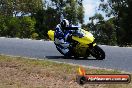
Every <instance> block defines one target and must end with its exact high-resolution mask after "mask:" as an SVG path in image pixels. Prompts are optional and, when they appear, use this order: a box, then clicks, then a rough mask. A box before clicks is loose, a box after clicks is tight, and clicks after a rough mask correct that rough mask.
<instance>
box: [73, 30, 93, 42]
mask: <svg viewBox="0 0 132 88" xmlns="http://www.w3.org/2000/svg"><path fill="white" fill-rule="evenodd" d="M72 39H73V40H75V41H78V42H79V43H82V44H90V43H92V42H93V41H94V39H95V38H94V37H93V35H92V34H91V33H90V32H87V31H85V34H84V35H83V37H78V36H72Z"/></svg>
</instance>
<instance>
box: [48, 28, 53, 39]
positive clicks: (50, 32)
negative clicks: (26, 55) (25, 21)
mask: <svg viewBox="0 0 132 88" xmlns="http://www.w3.org/2000/svg"><path fill="white" fill-rule="evenodd" d="M48 36H49V38H50V39H51V40H52V41H54V31H53V30H49V31H48Z"/></svg>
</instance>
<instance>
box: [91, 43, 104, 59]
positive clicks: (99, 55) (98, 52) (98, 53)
mask: <svg viewBox="0 0 132 88" xmlns="http://www.w3.org/2000/svg"><path fill="white" fill-rule="evenodd" d="M90 53H91V55H92V56H93V57H95V58H96V59H97V60H103V59H105V52H104V51H103V50H102V49H101V48H100V47H99V46H98V45H96V46H94V47H93V48H92V49H90Z"/></svg>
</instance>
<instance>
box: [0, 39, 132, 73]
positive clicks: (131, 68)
mask: <svg viewBox="0 0 132 88" xmlns="http://www.w3.org/2000/svg"><path fill="white" fill-rule="evenodd" d="M101 47H102V48H103V50H104V51H105V53H106V58H105V59H104V60H95V59H94V58H93V57H88V59H87V60H86V59H85V60H83V59H79V60H76V59H73V58H67V59H65V58H64V57H63V56H62V55H61V54H60V53H59V52H58V51H57V50H56V48H55V45H54V43H53V42H51V41H40V40H29V39H16V38H0V54H6V55H15V56H24V57H32V58H40V59H45V58H47V59H50V60H53V61H59V62H65V63H73V64H79V65H85V66H90V67H99V68H108V69H115V70H122V71H127V72H132V48H130V47H126V48H125V47H118V46H115V47H113V46H105V45H102V46H101Z"/></svg>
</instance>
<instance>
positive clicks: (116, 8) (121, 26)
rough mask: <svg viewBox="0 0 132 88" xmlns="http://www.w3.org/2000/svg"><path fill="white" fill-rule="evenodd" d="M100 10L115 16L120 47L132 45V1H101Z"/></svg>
mask: <svg viewBox="0 0 132 88" xmlns="http://www.w3.org/2000/svg"><path fill="white" fill-rule="evenodd" d="M101 2H102V3H101V4H100V10H102V11H105V12H106V13H107V14H106V16H111V15H113V16H114V18H115V21H114V24H115V28H116V37H117V43H118V45H121V46H122V45H132V38H131V37H132V20H131V19H132V11H131V9H132V0H107V1H106V0H101Z"/></svg>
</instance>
